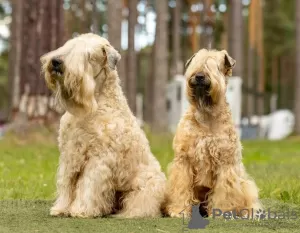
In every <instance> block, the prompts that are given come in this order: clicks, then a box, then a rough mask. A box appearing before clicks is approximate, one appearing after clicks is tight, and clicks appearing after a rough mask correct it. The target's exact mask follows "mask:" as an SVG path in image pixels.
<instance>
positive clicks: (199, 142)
mask: <svg viewBox="0 0 300 233" xmlns="http://www.w3.org/2000/svg"><path fill="white" fill-rule="evenodd" d="M174 150H175V153H176V156H179V157H185V158H188V159H189V160H190V162H191V163H192V164H193V166H194V169H195V170H201V171H205V172H206V173H208V172H209V171H211V170H216V169H215V166H220V165H222V166H224V165H226V164H234V163H236V162H238V161H239V160H241V144H240V141H239V138H238V136H237V134H236V130H235V128H234V125H233V123H232V120H231V115H230V114H224V115H223V116H222V117H220V118H219V119H214V120H212V121H205V122H199V121H197V120H196V119H195V116H194V114H192V113H187V114H186V115H185V116H184V117H183V118H182V120H181V122H180V123H179V126H178V129H177V132H176V135H175V139H174Z"/></svg>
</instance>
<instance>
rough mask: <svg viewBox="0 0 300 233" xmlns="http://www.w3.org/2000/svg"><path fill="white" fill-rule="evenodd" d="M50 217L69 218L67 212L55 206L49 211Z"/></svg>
mask: <svg viewBox="0 0 300 233" xmlns="http://www.w3.org/2000/svg"><path fill="white" fill-rule="evenodd" d="M50 215H51V216H69V211H68V210H67V209H66V208H57V207H56V206H53V207H52V208H51V209H50Z"/></svg>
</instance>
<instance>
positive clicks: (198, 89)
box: [191, 73, 212, 106]
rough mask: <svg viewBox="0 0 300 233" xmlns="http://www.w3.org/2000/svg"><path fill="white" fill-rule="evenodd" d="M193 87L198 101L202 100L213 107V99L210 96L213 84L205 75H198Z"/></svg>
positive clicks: (193, 81) (192, 84)
mask: <svg viewBox="0 0 300 233" xmlns="http://www.w3.org/2000/svg"><path fill="white" fill-rule="evenodd" d="M191 87H192V88H193V94H194V96H195V97H196V99H197V100H201V101H202V102H203V104H205V105H207V106H209V105H212V98H211V96H210V95H209V90H210V87H211V82H210V80H209V79H208V78H207V77H205V75H204V74H203V73H198V74H196V76H195V77H194V79H193V80H192V81H191Z"/></svg>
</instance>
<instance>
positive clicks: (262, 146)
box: [0, 135, 300, 233]
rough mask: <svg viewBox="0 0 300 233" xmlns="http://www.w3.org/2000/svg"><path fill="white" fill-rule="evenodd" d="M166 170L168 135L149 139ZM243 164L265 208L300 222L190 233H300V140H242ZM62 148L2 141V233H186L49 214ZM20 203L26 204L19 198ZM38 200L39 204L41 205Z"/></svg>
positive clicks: (171, 227) (43, 140)
mask: <svg viewBox="0 0 300 233" xmlns="http://www.w3.org/2000/svg"><path fill="white" fill-rule="evenodd" d="M149 139H150V143H151V148H152V151H153V153H154V154H155V155H156V156H157V158H158V159H159V161H160V163H161V165H162V168H163V170H164V171H166V169H167V165H168V163H169V162H170V161H171V160H172V158H173V152H172V148H171V144H172V138H171V137H170V136H151V135H149ZM243 146H244V151H243V155H244V163H245V165H246V168H247V171H248V172H249V173H250V174H251V176H252V177H253V178H254V179H255V181H256V183H257V185H258V186H259V188H260V197H261V199H263V203H264V205H265V207H266V208H272V210H277V211H281V212H282V211H285V210H287V209H290V210H295V211H296V212H297V213H298V218H297V220H278V219H277V220H264V221H259V222H258V221H242V220H240V221H237V220H232V221H224V220H223V219H218V220H216V219H210V224H209V225H208V227H207V228H206V229H205V230H198V231H197V230H190V231H189V232H218V233H219V232H232V233H233V232H262V233H264V232H299V231H300V230H299V229H298V228H299V226H300V138H291V139H288V140H284V141H279V142H268V141H247V142H243ZM57 163H58V150H57V147H56V144H55V141H54V140H52V139H48V137H43V136H40V135H38V136H35V137H29V136H28V137H27V135H26V137H23V138H22V139H18V138H16V137H12V136H8V137H7V138H5V139H4V140H1V141H0V200H2V201H0V233H1V232H5V233H8V232H26V233H27V232H43V233H44V232H45V233H46V232H125V233H127V232H129V233H134V232H162V233H164V232H165V233H166V232H182V229H183V227H184V225H183V223H182V219H170V218H160V219H138V220H134V219H132V220H125V219H112V218H97V219H71V218H53V217H50V216H49V215H48V211H49V207H50V205H51V202H52V200H53V198H54V192H55V173H56V168H57ZM19 199H22V200H19ZM38 200H40V201H38Z"/></svg>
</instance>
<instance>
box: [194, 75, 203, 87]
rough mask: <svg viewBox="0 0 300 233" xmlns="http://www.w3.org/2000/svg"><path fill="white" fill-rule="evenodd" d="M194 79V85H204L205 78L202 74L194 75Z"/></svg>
mask: <svg viewBox="0 0 300 233" xmlns="http://www.w3.org/2000/svg"><path fill="white" fill-rule="evenodd" d="M195 79H196V83H197V84H199V85H203V84H205V76H204V74H202V73H198V74H196V76H195Z"/></svg>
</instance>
